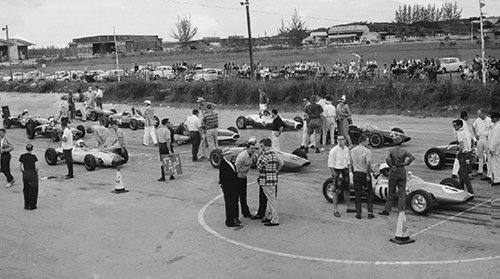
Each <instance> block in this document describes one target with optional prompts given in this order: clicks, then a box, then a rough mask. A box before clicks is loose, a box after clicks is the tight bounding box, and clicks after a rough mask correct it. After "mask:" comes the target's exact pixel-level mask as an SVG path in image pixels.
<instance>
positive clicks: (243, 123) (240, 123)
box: [236, 116, 248, 130]
mask: <svg viewBox="0 0 500 279" xmlns="http://www.w3.org/2000/svg"><path fill="white" fill-rule="evenodd" d="M247 124H248V121H247V118H246V117H245V116H239V117H238V118H236V127H238V129H240V130H244V129H246V128H247Z"/></svg>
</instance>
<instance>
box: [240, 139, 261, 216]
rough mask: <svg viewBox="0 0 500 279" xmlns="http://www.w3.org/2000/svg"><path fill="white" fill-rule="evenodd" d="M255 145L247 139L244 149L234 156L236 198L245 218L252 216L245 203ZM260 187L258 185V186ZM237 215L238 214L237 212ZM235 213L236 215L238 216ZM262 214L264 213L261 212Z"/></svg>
mask: <svg viewBox="0 0 500 279" xmlns="http://www.w3.org/2000/svg"><path fill="white" fill-rule="evenodd" d="M256 149H257V147H255V143H252V142H251V141H249V142H248V143H247V146H246V150H244V151H242V152H241V153H240V154H238V157H236V164H235V165H236V172H237V173H238V180H237V188H238V198H239V200H240V206H241V213H242V214H243V217H245V218H252V217H254V216H252V214H251V213H250V209H249V208H248V204H247V175H248V172H249V171H250V168H251V167H252V164H253V161H254V156H253V155H254V153H255V150H256ZM259 188H260V187H259ZM238 215H239V214H238ZM238 215H237V216H238ZM262 215H264V214H262Z"/></svg>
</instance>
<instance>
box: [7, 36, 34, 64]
mask: <svg viewBox="0 0 500 279" xmlns="http://www.w3.org/2000/svg"><path fill="white" fill-rule="evenodd" d="M9 42H10V58H11V60H12V61H17V60H25V59H29V55H28V47H29V46H34V45H35V44H34V43H31V42H28V41H25V40H22V39H17V38H10V39H9ZM4 61H8V56H7V40H4V39H0V62H4Z"/></svg>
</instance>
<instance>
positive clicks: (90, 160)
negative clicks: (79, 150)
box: [83, 154, 97, 171]
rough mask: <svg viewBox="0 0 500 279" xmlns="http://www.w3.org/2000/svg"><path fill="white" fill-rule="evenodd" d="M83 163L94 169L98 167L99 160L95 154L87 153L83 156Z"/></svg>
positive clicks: (87, 167) (89, 168)
mask: <svg viewBox="0 0 500 279" xmlns="http://www.w3.org/2000/svg"><path fill="white" fill-rule="evenodd" d="M83 164H84V165H85V168H86V169H87V170H88V171H93V170H95V168H96V167H97V160H96V159H95V157H94V155H92V154H87V155H85V157H84V158H83Z"/></svg>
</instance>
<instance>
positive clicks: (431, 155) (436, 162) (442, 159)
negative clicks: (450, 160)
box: [424, 148, 446, 170]
mask: <svg viewBox="0 0 500 279" xmlns="http://www.w3.org/2000/svg"><path fill="white" fill-rule="evenodd" d="M424 162H425V165H426V166H427V167H428V168H429V169H431V170H440V169H442V168H444V166H445V164H446V155H445V154H444V152H443V150H441V149H439V148H431V149H429V150H427V152H425V155H424Z"/></svg>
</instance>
